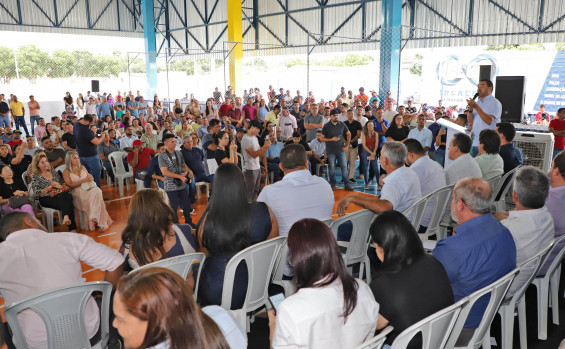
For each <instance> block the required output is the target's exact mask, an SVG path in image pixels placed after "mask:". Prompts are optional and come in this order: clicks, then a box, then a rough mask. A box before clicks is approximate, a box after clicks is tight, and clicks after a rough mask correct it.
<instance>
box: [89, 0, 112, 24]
mask: <svg viewBox="0 0 565 349" xmlns="http://www.w3.org/2000/svg"><path fill="white" fill-rule="evenodd" d="M113 1H114V0H110V1H108V3H107V4H106V6H104V8H103V9H102V12H100V14H99V15H98V17H96V19H95V20H94V23H92V27H93V28H94V27H96V23H98V21H99V20H100V18H101V17H102V15H104V13H105V12H106V10H108V7H110V5H111V4H112V2H113Z"/></svg>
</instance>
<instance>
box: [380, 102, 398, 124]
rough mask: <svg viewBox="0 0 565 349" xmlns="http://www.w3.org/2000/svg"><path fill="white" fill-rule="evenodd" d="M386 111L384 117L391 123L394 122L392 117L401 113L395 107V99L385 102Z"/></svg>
mask: <svg viewBox="0 0 565 349" xmlns="http://www.w3.org/2000/svg"><path fill="white" fill-rule="evenodd" d="M387 107H388V109H387ZM385 110H386V111H385V112H384V113H383V119H385V120H386V121H388V122H389V123H391V122H392V118H394V116H395V115H396V114H399V113H398V112H397V111H396V110H395V109H394V105H393V100H388V104H385Z"/></svg>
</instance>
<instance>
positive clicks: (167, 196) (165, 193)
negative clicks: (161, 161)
mask: <svg viewBox="0 0 565 349" xmlns="http://www.w3.org/2000/svg"><path fill="white" fill-rule="evenodd" d="M157 190H159V192H160V193H161V194H162V195H163V200H165V203H166V204H167V205H168V204H169V195H167V192H166V191H165V189H163V188H161V187H160V186H159V185H157Z"/></svg>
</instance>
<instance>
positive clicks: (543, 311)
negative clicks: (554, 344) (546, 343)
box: [532, 235, 565, 340]
mask: <svg viewBox="0 0 565 349" xmlns="http://www.w3.org/2000/svg"><path fill="white" fill-rule="evenodd" d="M563 241H565V235H563V236H560V237H559V238H558V239H556V240H555V241H554V243H553V247H552V249H551V250H550V251H549V252H548V253H547V255H546V256H545V258H544V260H543V262H542V263H541V266H540V269H541V267H542V266H543V265H544V264H545V263H546V262H547V261H548V258H549V256H550V255H551V254H552V252H553V251H554V249H557V248H561V249H560V250H559V253H558V254H557V255H556V256H555V259H554V260H553V261H552V262H551V264H550V265H549V268H548V269H547V272H546V273H545V275H543V276H536V277H535V278H534V280H533V281H532V285H534V286H536V290H537V299H538V339H541V340H546V339H547V311H548V308H549V301H551V315H552V320H553V323H554V324H556V325H559V281H560V279H561V262H562V260H563V255H564V254H565V246H562V247H560V246H559V244H560V243H561V242H563Z"/></svg>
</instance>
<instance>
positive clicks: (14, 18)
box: [0, 2, 22, 24]
mask: <svg viewBox="0 0 565 349" xmlns="http://www.w3.org/2000/svg"><path fill="white" fill-rule="evenodd" d="M0 7H2V8H3V9H4V11H6V13H7V14H8V16H10V17H12V19H13V20H14V22H15V23H16V24H22V22H21V20H20V21H18V20H17V19H16V17H15V16H14V15H13V14H12V12H10V11H9V10H8V9H7V8H6V6H4V4H2V3H1V2H0Z"/></svg>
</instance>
